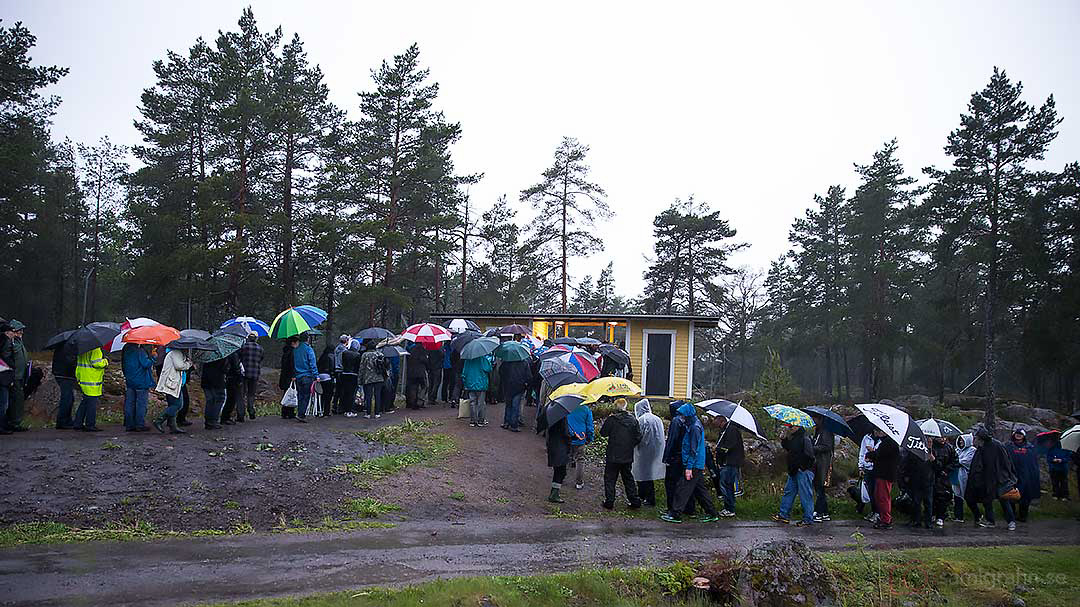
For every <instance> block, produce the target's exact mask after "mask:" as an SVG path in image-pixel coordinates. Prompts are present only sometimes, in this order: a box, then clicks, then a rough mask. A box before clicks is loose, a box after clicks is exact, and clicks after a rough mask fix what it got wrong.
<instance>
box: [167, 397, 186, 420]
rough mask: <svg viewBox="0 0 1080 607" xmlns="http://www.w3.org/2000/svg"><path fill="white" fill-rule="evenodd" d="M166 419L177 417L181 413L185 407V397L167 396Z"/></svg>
mask: <svg viewBox="0 0 1080 607" xmlns="http://www.w3.org/2000/svg"><path fill="white" fill-rule="evenodd" d="M165 405H166V406H165V413H164V415H165V417H175V416H176V414H177V413H179V412H180V407H183V406H184V398H183V396H181V397H179V398H174V397H173V396H172V395H169V394H166V395H165Z"/></svg>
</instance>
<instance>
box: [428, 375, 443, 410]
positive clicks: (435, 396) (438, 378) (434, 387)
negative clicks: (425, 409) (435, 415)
mask: <svg viewBox="0 0 1080 607" xmlns="http://www.w3.org/2000/svg"><path fill="white" fill-rule="evenodd" d="M442 377H443V372H442V368H441V367H440V368H438V369H428V389H427V404H429V405H431V406H432V407H434V406H435V401H437V400H439V384H441V383H442Z"/></svg>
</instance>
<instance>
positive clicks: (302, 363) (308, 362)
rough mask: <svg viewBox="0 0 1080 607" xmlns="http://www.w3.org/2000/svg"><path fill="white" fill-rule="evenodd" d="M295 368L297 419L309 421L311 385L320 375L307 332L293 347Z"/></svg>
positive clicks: (304, 421) (303, 421)
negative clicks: (308, 410) (308, 409)
mask: <svg viewBox="0 0 1080 607" xmlns="http://www.w3.org/2000/svg"><path fill="white" fill-rule="evenodd" d="M293 369H294V370H295V373H296V421H298V422H301V423H307V408H308V403H309V402H311V386H312V385H313V384H314V383H315V378H316V377H318V375H319V368H318V365H317V364H316V362H315V350H312V349H311V345H310V344H308V336H307V333H301V334H300V336H299V339H298V341H297V343H296V348H294V349H293Z"/></svg>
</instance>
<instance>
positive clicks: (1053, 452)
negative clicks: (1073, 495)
mask: <svg viewBox="0 0 1080 607" xmlns="http://www.w3.org/2000/svg"><path fill="white" fill-rule="evenodd" d="M1070 457H1072V452H1070V451H1066V450H1065V449H1062V448H1061V441H1060V440H1055V441H1054V444H1053V445H1051V446H1050V449H1048V450H1047V451H1046V468H1047V470H1048V471H1049V472H1050V490H1051V493H1052V494H1053V496H1054V499H1056V500H1064V501H1066V502H1067V501H1069V458H1070Z"/></svg>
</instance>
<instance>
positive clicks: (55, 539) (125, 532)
mask: <svg viewBox="0 0 1080 607" xmlns="http://www.w3.org/2000/svg"><path fill="white" fill-rule="evenodd" d="M253 532H254V529H253V528H252V527H251V525H250V524H248V523H240V524H237V525H236V526H234V527H233V528H231V529H228V530H220V529H200V530H197V531H167V530H162V529H157V528H155V527H154V525H153V524H151V523H150V522H148V521H139V520H132V521H124V522H117V523H110V524H108V525H106V526H105V527H103V528H79V527H70V526H68V525H65V524H63V523H56V522H37V523H16V524H14V525H10V526H8V527H4V528H0V546H19V545H23V544H61V543H72V542H93V541H100V540H110V541H145V540H158V539H166V538H176V537H206V536H214V535H236V534H243V533H253Z"/></svg>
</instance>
